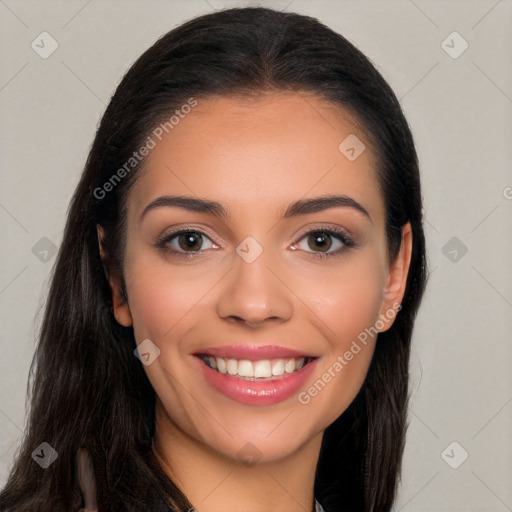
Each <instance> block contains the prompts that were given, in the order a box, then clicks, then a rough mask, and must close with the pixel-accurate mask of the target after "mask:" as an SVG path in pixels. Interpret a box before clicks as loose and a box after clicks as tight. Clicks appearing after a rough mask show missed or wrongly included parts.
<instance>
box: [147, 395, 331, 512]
mask: <svg viewBox="0 0 512 512" xmlns="http://www.w3.org/2000/svg"><path fill="white" fill-rule="evenodd" d="M321 442H322V433H320V434H319V435H318V436H316V437H314V438H313V439H312V440H311V441H309V442H308V443H307V444H306V445H303V446H302V447H300V449H298V450H296V451H295V452H294V453H291V454H288V455H287V456H285V457H282V458H279V459H276V460H271V461H266V460H264V458H263V457H262V458H261V459H260V460H259V461H258V462H256V463H254V464H253V463H251V462H249V461H248V460H247V461H240V460H239V459H238V458H232V457H229V456H226V455H225V454H222V453H219V452H217V451H215V450H214V449H213V448H212V447H211V446H209V445H206V444H205V443H203V442H201V441H199V440H197V439H194V438H192V437H191V436H189V435H188V434H187V433H185V432H184V431H183V430H181V429H180V428H179V427H178V426H177V425H176V424H174V423H173V422H172V420H171V419H170V418H169V416H168V415H167V414H166V413H165V411H164V410H163V408H162V406H161V404H159V401H158V400H157V408H156V416H155V436H154V440H153V451H154V452H155V455H156V457H157V459H158V460H159V462H160V464H161V466H162V468H163V470H164V471H165V472H166V474H167V475H168V476H169V478H171V480H173V482H174V483H175V484H176V485H177V486H178V487H179V488H180V489H181V491H182V492H183V493H184V494H185V496H186V497H187V499H188V500H189V502H190V503H191V504H192V505H193V507H194V509H195V511H196V512H203V511H206V510H207V511H208V512H240V510H243V511H244V512H262V511H267V510H272V512H309V511H314V510H315V508H314V496H313V493H314V481H315V471H316V465H317V462H318V457H319V453H320V447H321ZM243 444H244V442H242V441H241V442H240V446H243ZM249 451H250V449H249Z"/></svg>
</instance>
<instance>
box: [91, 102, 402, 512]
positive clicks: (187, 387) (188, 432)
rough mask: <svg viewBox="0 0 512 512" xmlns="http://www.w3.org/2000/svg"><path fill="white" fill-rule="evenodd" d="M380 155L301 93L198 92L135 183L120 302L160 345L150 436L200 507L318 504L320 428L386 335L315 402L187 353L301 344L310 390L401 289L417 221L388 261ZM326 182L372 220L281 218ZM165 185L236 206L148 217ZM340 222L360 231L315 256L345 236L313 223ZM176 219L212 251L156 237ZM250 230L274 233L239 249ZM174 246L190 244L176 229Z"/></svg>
mask: <svg viewBox="0 0 512 512" xmlns="http://www.w3.org/2000/svg"><path fill="white" fill-rule="evenodd" d="M350 134H355V135H356V136H357V137H358V138H359V139H360V140H361V141H363V142H364V144H365V145H366V150H365V151H364V152H363V153H362V154H361V155H360V156H359V157H358V158H357V159H356V160H354V161H349V160H348V159H347V158H346V157H345V156H344V155H343V154H342V153H341V152H340V151H339V150H338V145H339V144H340V142H341V141H343V140H344V139H345V138H346V137H347V136H348V135H350ZM375 167H376V161H375V158H374V156H373V154H372V150H371V147H370V143H369V141H368V140H367V138H366V137H365V135H364V133H363V132H362V131H361V129H360V128H359V127H358V124H357V122H356V121H355V120H354V118H352V117H351V116H349V115H348V113H347V112H344V111H343V110H342V109H341V108H340V107H338V106H336V107H334V106H333V105H331V104H329V103H327V102H325V101H324V100H322V99H320V98H318V97H316V96H314V95H311V94H299V93H272V94H268V95H265V96H261V97H257V98H252V99H240V98H235V97H220V98H215V99H213V98H210V99H202V100H198V106H197V107H195V108H194V109H193V111H192V112H191V113H190V114H188V115H187V116H185V118H184V119H181V120H180V122H179V124H178V125H176V126H175V127H174V129H173V130H172V131H170V132H169V134H167V135H166V136H165V137H164V138H163V139H162V141H161V142H159V143H158V144H157V145H156V147H155V148H154V149H152V150H151V152H150V154H149V155H148V157H147V160H146V163H145V168H144V171H143V174H142V175H141V177H140V179H139V180H138V182H137V183H136V185H135V187H134V188H133V189H132V191H131V192H130V195H129V197H128V210H127V241H126V250H125V262H124V282H125V286H126V291H127V296H128V301H127V302H126V303H123V301H122V300H121V294H120V280H119V278H117V277H116V276H111V277H110V283H111V287H112V292H113V301H114V314H115V316H116V319H117V321H118V322H119V323H121V324H122V325H125V326H133V329H134V333H135V338H136V340H137V343H140V342H142V341H143V340H145V339H147V338H149V339H150V340H151V341H152V342H153V343H154V344H155V345H157V346H158V348H159V349H160V356H159V357H158V358H156V359H155V361H154V362H153V363H152V364H151V365H149V366H145V367H144V369H145V371H146V373H147V375H148V378H149V379H150V381H151V383H152V385H153V387H154V388H155V391H156V393H157V396H158V398H157V405H156V433H155V439H154V449H155V452H156V453H157V455H158V457H159V458H160V460H161V461H162V464H163V465H164V467H165V469H166V471H168V473H169V475H170V476H171V477H172V478H173V479H174V480H175V482H176V483H177V484H178V485H179V486H180V487H181V489H182V490H183V491H184V493H185V494H186V496H187V497H188V498H189V500H190V501H191V503H192V504H193V505H194V507H195V508H196V509H197V510H198V511H199V512H206V511H210V512H211V511H214V512H218V511H221V510H222V511H224V512H234V511H240V510H244V511H245V512H261V511H263V510H274V511H282V512H284V511H286V512H304V511H309V510H311V509H312V504H313V484H314V474H315V468H316V464H317V460H318V456H319V450H320V445H321V440H322V433H323V431H324V429H325V428H326V427H327V426H329V425H330V424H331V423H332V422H333V421H334V420H335V419H336V418H337V417H338V416H339V415H340V414H341V413H342V412H343V411H344V410H345V409H346V408H347V407H348V406H349V404H350V403H351V402H352V400H353V399H354V398H355V396H356V394H357V392H358V391H359V389H360V388H361V385H362V383H363V381H364V378H365V376H366V373H367V370H368V366H369V364H370V361H371V357H372V354H373V351H374V346H375V341H376V338H371V337H369V338H368V342H367V345H366V346H363V345H361V347H362V349H361V351H360V352H358V353H357V354H356V355H354V357H353V359H352V360H351V361H349V362H348V364H346V366H344V368H343V370H342V371H340V372H337V373H336V374H335V375H336V376H335V377H333V378H332V379H331V382H329V383H328V384H327V385H326V386H325V388H324V389H323V390H322V391H321V392H319V393H318V394H317V396H315V397H313V398H311V400H310V402H309V403H308V404H301V403H300V402H299V401H298V399H297V394H294V395H292V397H290V398H289V399H287V400H285V401H282V402H279V403H277V404H272V405H269V406H259V405H246V404H241V403H238V402H235V401H233V400H231V399H229V398H227V397H225V396H224V395H222V394H221V393H219V392H218V391H216V390H215V389H213V388H211V387H210V386H209V385H208V384H207V383H206V382H205V381H204V380H203V379H202V378H201V377H200V376H199V374H198V373H197V371H196V365H197V358H195V357H194V356H192V355H191V353H192V352H195V351H197V350H199V349H206V348H207V347H209V346H210V347H211V346H221V345H233V344H253V345H268V344H277V345H282V346H285V347H290V348H295V349H298V350H300V351H302V352H304V353H308V354H313V355H315V356H318V357H319V359H318V361H317V365H316V368H315V370H314V372H313V374H312V375H311V376H310V378H309V379H308V382H307V385H306V386H304V387H303V388H301V390H305V389H306V390H307V388H308V387H310V386H311V385H312V384H313V383H314V382H315V381H317V380H318V379H319V378H320V377H321V376H322V374H324V373H325V372H327V371H328V369H329V367H332V365H333V364H334V362H335V361H336V360H337V357H338V356H340V355H343V354H344V353H345V352H346V351H347V350H349V349H350V346H351V344H352V342H353V341H354V340H355V339H357V336H358V334H359V333H361V332H362V331H364V329H365V328H369V327H371V326H374V325H375V322H376V321H377V320H379V318H380V319H383V317H382V316H380V315H384V314H386V312H389V311H390V310H391V311H392V308H393V304H397V303H400V301H401V300H402V297H403V294H404V290H405V283H406V277H407V272H408V268H409V261H410V253H411V245H412V234H411V231H410V226H409V224H407V225H406V226H404V228H403V231H402V246H401V250H400V253H399V255H398V258H397V259H396V260H395V262H394V264H393V265H390V264H389V262H388V255H387V249H386V239H385V230H384V227H385V224H384V219H385V215H384V213H385V212H384V202H383V197H382V195H381V192H380V189H379V186H378V182H377V179H376V174H375ZM329 194H340V195H341V194H343V195H347V196H350V197H351V198H353V199H355V200H356V201H358V202H359V203H360V204H362V205H363V206H364V208H366V210H367V211H368V212H369V214H370V217H371V220H369V219H368V218H367V217H365V216H364V215H362V214H361V213H360V212H358V211H357V210H355V209H354V208H350V207H335V208H330V209H328V210H325V211H323V212H317V213H308V214H305V215H300V216H298V217H293V218H289V219H282V214H283V213H284V211H285V210H286V208H287V206H288V205H289V204H290V203H292V202H294V201H297V200H299V199H305V198H311V197H318V196H323V195H329ZM163 195H190V196H197V197H201V198H207V199H210V200H215V201H218V202H220V203H222V204H223V205H224V206H225V208H226V209H228V211H229V212H230V214H231V215H230V217H229V218H228V219H219V218H216V217H215V216H213V215H211V214H208V213H195V212H189V211H185V210H183V209H180V208H176V207H172V208H170V207H160V208H154V209H152V210H150V211H148V212H147V214H146V215H145V216H144V217H143V219H142V220H140V217H141V214H142V211H143V210H144V208H145V207H146V206H147V205H148V204H149V203H150V202H151V201H153V200H154V199H156V198H157V197H160V196H163ZM336 226H337V227H339V228H341V229H344V230H345V232H346V233H347V234H351V235H352V236H353V239H354V242H355V244H356V245H355V247H353V248H348V247H346V248H345V249H344V250H343V252H341V253H340V254H339V255H338V256H332V257H326V258H321V257H319V256H318V255H317V254H318V253H322V252H323V251H327V252H331V253H332V252H333V251H336V250H337V249H338V248H340V247H343V243H342V242H340V241H338V240H337V239H336V238H334V237H332V238H329V237H328V238H327V246H328V243H329V241H330V242H331V244H332V245H331V247H330V249H329V248H324V249H322V247H321V246H318V245H315V233H313V234H311V235H309V236H306V233H307V232H309V231H312V230H319V229H320V228H324V229H325V228H329V227H336ZM171 228H173V229H174V228H180V229H192V228H193V229H196V230H199V231H202V232H204V233H205V235H206V238H203V240H202V245H201V239H199V240H198V243H197V244H198V249H197V250H199V251H200V252H199V253H197V252H196V255H195V256H193V257H192V258H189V259H185V258H182V257H179V256H173V255H172V254H171V253H169V252H166V250H165V249H164V248H157V247H156V246H155V244H156V241H157V239H158V238H159V236H161V235H162V234H165V233H169V232H170V231H171ZM98 234H99V236H100V239H101V229H99V231H98ZM248 236H251V237H253V238H254V239H255V240H256V241H257V242H258V243H259V245H260V246H261V247H262V249H263V252H262V254H261V255H260V256H259V257H258V258H257V259H256V260H255V261H254V262H252V263H247V262H246V261H244V260H243V259H242V258H241V257H240V256H239V254H238V253H237V252H236V248H237V247H238V246H239V245H240V244H241V242H242V241H244V239H245V238H246V237H248ZM167 247H168V248H169V247H170V248H171V249H172V248H174V249H175V250H177V251H180V250H181V251H182V252H186V251H187V250H188V251H189V252H191V250H190V249H187V246H186V244H185V243H184V242H182V244H181V245H180V244H179V237H175V238H174V239H173V241H172V242H171V241H169V242H168V243H167ZM292 247H294V248H295V250H293V249H292ZM393 318H394V316H392V318H391V319H390V320H389V321H385V320H384V322H383V324H381V326H382V325H383V327H382V328H381V329H380V331H384V330H386V329H388V328H389V327H390V326H391V324H392V322H393ZM247 442H251V443H252V444H253V445H254V446H255V447H256V448H257V450H258V456H259V457H260V459H259V461H258V463H257V464H255V465H252V466H250V467H247V466H246V465H245V464H243V463H242V461H241V460H240V459H239V456H238V455H237V454H238V452H239V450H240V449H241V448H242V447H243V446H244V445H245V444H246V443H247Z"/></svg>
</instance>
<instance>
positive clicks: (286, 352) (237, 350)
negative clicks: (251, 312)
mask: <svg viewBox="0 0 512 512" xmlns="http://www.w3.org/2000/svg"><path fill="white" fill-rule="evenodd" d="M194 355H197V356H199V355H208V356H215V357H222V358H223V359H248V360H249V361H258V360H260V359H285V358H299V357H311V358H315V357H317V356H314V355H312V354H307V353H305V352H300V351H298V350H296V349H292V348H287V347H281V346H278V345H260V346H258V345H225V346H222V347H208V348H205V349H204V350H198V351H196V352H194Z"/></svg>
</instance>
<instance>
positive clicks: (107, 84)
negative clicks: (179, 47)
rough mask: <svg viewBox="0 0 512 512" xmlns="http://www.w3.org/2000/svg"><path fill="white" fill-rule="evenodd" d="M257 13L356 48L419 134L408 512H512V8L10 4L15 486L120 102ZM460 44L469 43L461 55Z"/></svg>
mask: <svg viewBox="0 0 512 512" xmlns="http://www.w3.org/2000/svg"><path fill="white" fill-rule="evenodd" d="M248 5H267V6H273V7H275V8H278V9H279V10H283V9H284V10H287V11H295V12H299V13H302V14H308V15H311V16H314V17H317V18H319V19H320V20H321V21H323V22H324V23H326V24H327V25H329V26H330V27H331V28H333V29H334V30H336V31H338V32H340V33H341V34H343V35H344V36H345V37H347V38H348V39H349V40H351V41H352V42H353V43H354V44H355V45H356V46H357V47H359V48H360V49H361V50H362V51H363V52H364V53H365V54H366V55H367V56H368V57H369V58H370V59H371V60H372V61H373V62H374V64H375V65H376V66H377V68H378V69H379V70H380V71H381V73H382V74H383V75H384V77H385V78H386V79H387V80H388V81H389V83H390V85H391V86H392V87H393V89H394V90H395V92H396V94H397V96H398V97H399V98H400V100H401V103H402V105H403V108H404V110H405V114H406V116H407V118H408V120H409V123H410V125H411V128H412V131H413V134H414V136H415V140H416V144H417V149H418V153H419V157H420V161H421V171H422V180H423V194H424V200H425V213H426V225H425V230H426V236H427V243H428V253H429V262H430V270H431V275H430V280H429V285H428V289H427V292H426V295H425V298H424V302H423V305H422V308H421V310H420V313H419V316H418V320H417V324H416V327H415V333H414V340H413V357H412V360H411V371H412V398H411V403H410V427H409V431H408V438H407V447H406V453H405V457H404V471H403V482H402V486H401V488H400V494H399V499H398V502H397V506H396V511H403V512H412V511H434V510H435V511H495V512H501V511H506V510H512V486H511V485H510V483H511V482H512V438H511V433H512V386H511V384H512V372H511V371H510V368H511V354H512V349H511V344H510V339H511V336H510V333H511V332H512V315H511V313H512V286H511V285H512V270H511V265H510V262H511V261H512V260H511V258H510V255H511V253H512V250H511V249H512V247H511V246H512V237H511V236H510V235H511V233H512V229H511V227H512V226H511V224H512V171H511V169H512V167H511V164H512V151H511V141H512V138H511V135H512V115H511V114H512V70H511V66H510V65H511V63H512V59H511V56H512V55H511V54H512V1H511V0H500V1H496V0H489V1H483V0H482V1H464V2H461V1H427V0H423V1H421V0H414V1H412V0H400V1H399V0H396V1H389V2H384V1H359V2H356V1H338V2H335V1H311V0H309V1H307V0H293V1H290V0H283V1H279V0H278V1H275V2H271V1H267V2H262V3H260V4H258V3H256V2H248V1H247V2H244V1H235V0H233V1H221V0H194V1H187V2H184V1H182V2H177V1H145V2H143V1H124V2H121V1H105V2H101V1H99V0H93V1H80V2H78V1H66V2H64V1H60V2H51V1H45V2H42V1H39V2H37V1H35V0H33V1H18V2H16V1H14V0H0V17H1V21H0V40H1V45H0V48H1V50H0V51H1V61H2V67H1V75H0V109H1V112H2V115H1V121H0V130H1V133H0V144H1V147H0V155H1V156H0V159H1V160H0V161H1V182H2V186H1V190H0V227H1V230H2V251H1V261H0V307H1V315H2V317H1V322H2V324H1V325H2V339H1V347H0V348H1V354H2V357H0V375H1V377H0V390H1V396H0V430H1V438H0V485H3V484H4V482H5V479H6V478H7V474H8V469H9V466H10V464H11V462H12V458H13V455H14V452H15V449H16V447H17V444H18V442H19V439H20V435H21V430H22V428H23V423H24V415H25V389H26V381H27V375H28V368H29V364H30V361H31V357H32V353H33V349H34V333H35V330H36V328H37V326H38V323H39V321H40V320H39V319H40V317H38V316H37V314H38V312H39V308H40V306H41V304H42V303H43V300H44V296H45V292H46V289H47V286H48V281H49V274H50V270H51V267H52V264H53V262H54V260H55V257H54V252H53V251H54V250H55V249H56V248H57V247H58V246H59V244H60V242H61V239H62V238H61V237H62V231H63V227H64V222H65V215H66V209H67V206H68V203H69V200H70V197H71V194H72V192H73V190H74V187H75V185H76V184H77V181H78V177H79V175H80V172H81V170H82V168H83V165H84V163H85V159H86V156H87V154H88V150H89V147H90V144H91V142H92V139H93V136H94V132H95V129H96V126H97V123H98V121H99V119H100V117H101V115H102V113H103V111H104V109H105V106H106V104H107V102H108V100H109V98H110V95H111V94H112V93H113V91H114V88H115V86H116V85H117V83H118V82H119V80H120V79H121V77H122V75H123V74H124V73H125V72H126V70H127V69H128V67H129V66H130V64H131V63H132V62H133V61H134V60H135V59H136V58H137V57H138V56H139V55H140V54H141V53H142V52H143V51H144V50H145V49H147V48H148V47H149V46H150V45H151V44H152V43H153V42H154V41H155V40H156V39H157V38H158V37H159V36H160V35H162V34H163V33H165V32H167V31H168V30H170V29H171V28H173V27H174V26H176V25H177V24H179V23H181V22H182V21H184V20H185V19H188V18H191V17H193V16H196V15H199V14H203V13H208V12H211V11H213V10H215V9H220V8H225V7H234V6H248ZM43 31H47V32H48V33H50V34H51V36H52V37H53V38H54V39H55V40H56V41H57V43H58V49H57V50H56V51H55V52H54V53H53V54H52V55H51V56H49V57H48V58H46V59H43V58H41V57H40V56H39V54H38V53H36V51H34V50H33V49H32V47H31V43H32V41H34V40H35V41H36V43H37V42H38V41H39V44H40V46H41V45H42V44H41V43H40V39H41V38H40V37H39V35H40V34H41V32H43ZM454 31H457V32H458V33H459V34H460V35H461V36H462V38H463V39H464V40H465V41H467V43H468V44H469V47H468V48H467V50H466V51H464V52H463V53H462V54H461V55H457V54H458V53H460V51H461V50H462V49H463V45H464V42H463V40H461V39H459V38H457V36H450V34H452V32H454ZM443 41H446V42H445V43H443ZM45 48H49V43H48V40H46V44H45ZM450 53H451V55H450ZM454 55H457V58H453V57H454ZM465 250H467V252H464V251H465ZM45 251H46V252H45ZM453 442H456V443H457V444H456V445H451V443H453ZM450 445H451V446H450ZM466 452H467V454H468V457H467V459H466V460H465V461H464V462H463V463H461V462H462V461H463V459H464V456H465V454H466ZM449 463H450V464H451V465H450V464H449ZM452 466H454V467H452ZM455 467H456V468H455Z"/></svg>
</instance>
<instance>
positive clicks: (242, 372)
mask: <svg viewBox="0 0 512 512" xmlns="http://www.w3.org/2000/svg"><path fill="white" fill-rule="evenodd" d="M238 375H239V376H240V377H254V366H253V365H252V363H251V361H247V359H242V360H241V361H238Z"/></svg>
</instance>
